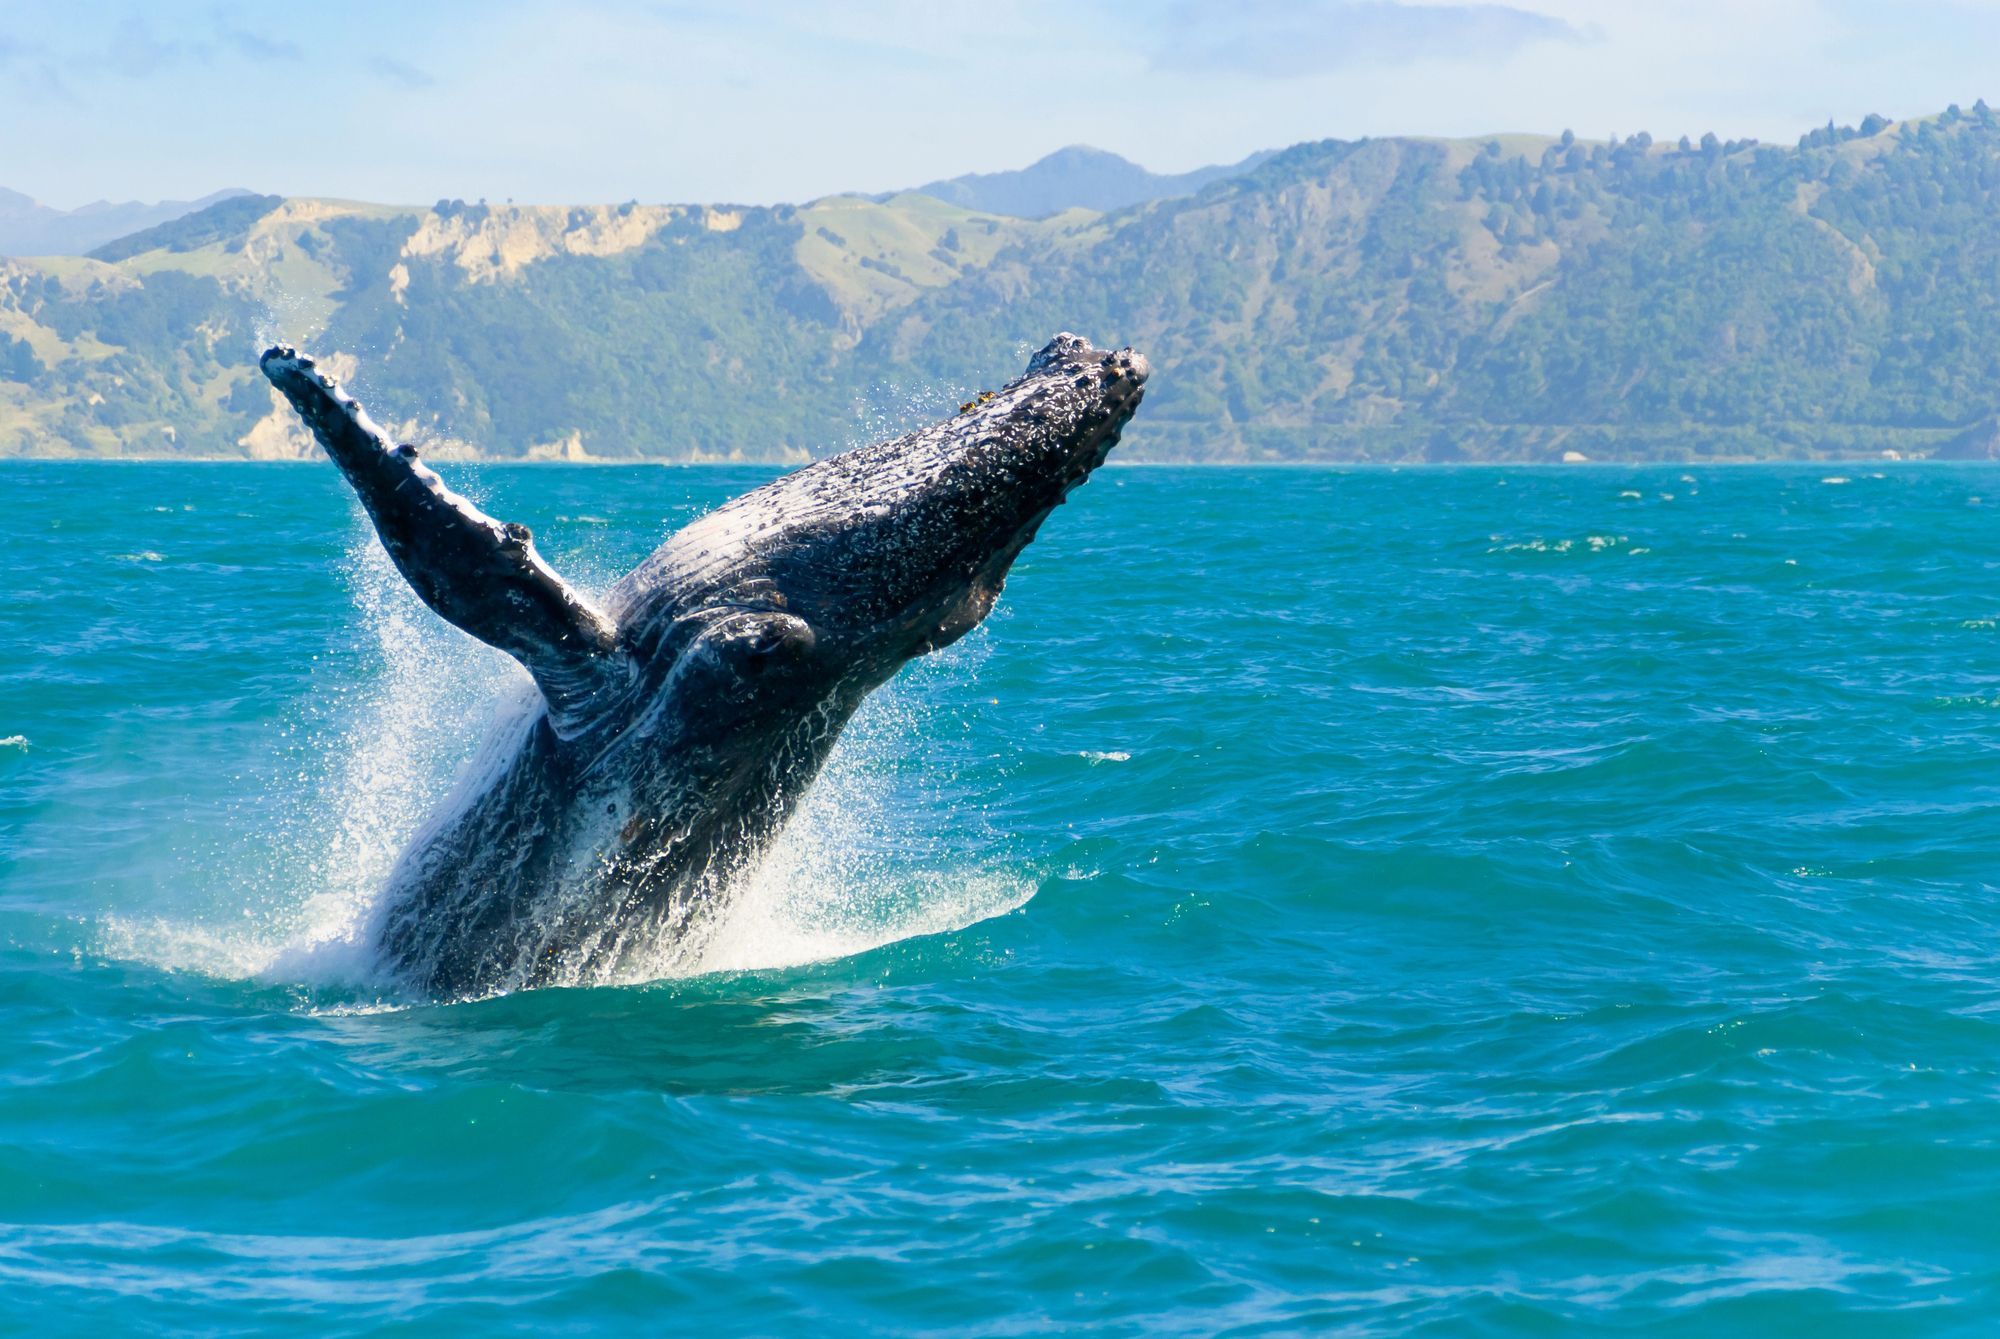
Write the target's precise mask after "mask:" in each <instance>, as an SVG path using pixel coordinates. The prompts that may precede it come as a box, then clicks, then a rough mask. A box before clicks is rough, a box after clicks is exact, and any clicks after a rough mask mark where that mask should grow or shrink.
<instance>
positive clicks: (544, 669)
mask: <svg viewBox="0 0 2000 1339" xmlns="http://www.w3.org/2000/svg"><path fill="white" fill-rule="evenodd" d="M260 365H261V366H262V368H263V370H264V375H265V376H266V377H268V378H270V380H271V384H272V385H274V386H276V387H277V388H278V389H279V390H280V391H282V392H284V395H285V398H286V399H288V400H290V401H291V402H292V407H293V408H294V409H296V410H298V411H299V417H301V418H303V419H304V420H305V422H306V426H307V427H308V428H311V429H312V433H313V436H314V437H317V438H318V439H319V444H320V445H321V446H323V447H325V448H326V453H327V454H328V455H329V456H332V457H333V463H334V464H336V465H338V466H340V471H341V473H342V474H345V475H346V476H347V481H348V482H349V483H351V484H353V485H354V491H355V492H356V493H358V494H360V496H361V505H362V506H364V507H366V508H367V509H368V515H369V517H370V519H372V520H373V521H374V522H375V529H376V532H377V533H379V534H380V535H381V536H382V544H383V547H385V548H387V549H388V550H389V556H390V557H391V558H393V559H394V560H395V563H396V567H397V569H398V570H399V571H401V572H402V574H403V576H404V578H405V579H406V580H408V581H409V583H410V585H411V586H413V587H414V588H415V589H416V592H417V594H418V595H419V596H421V597H422V598H423V602H424V603H425V604H427V605H429V606H430V607H431V608H432V609H434V610H435V611H437V613H438V614H439V615H440V616H441V617H443V618H444V619H445V620H446V621H448V622H450V623H454V624H456V625H457V626H458V627H460V628H463V629H464V630H465V631H467V632H469V633H471V634H472V635H473V636H475V637H477V638H478V639H479V640H480V641H482V642H485V643H487V644H488V645H490V646H497V647H499V648H500V649H501V650H502V651H505V652H507V653H508V654H509V655H511V656H513V657H514V658H515V659H516V660H518V661H520V662H521V663H522V664H523V665H525V666H527V668H528V673H530V674H532V675H533V676H534V678H535V683H536V684H537V686H539V687H540V688H541V690H542V696H543V697H544V698H546V699H547V700H548V704H549V715H550V719H551V720H552V721H553V722H554V724H555V726H556V728H557V729H558V731H561V732H563V733H568V732H569V731H570V730H571V729H574V728H576V727H577V726H579V725H580V723H581V722H582V720H583V719H584V718H585V717H587V716H588V714H589V708H590V704H591V702H592V701H593V699H595V698H596V697H597V696H598V695H599V694H600V693H601V692H603V691H604V690H605V689H607V688H609V687H611V686H613V685H614V684H616V683H617V682H620V681H623V680H624V679H625V677H626V674H627V663H626V657H625V654H624V652H623V651H622V650H621V649H620V648H619V644H618V630H617V628H616V627H615V626H614V625H613V624H612V622H611V620H610V619H609V618H607V617H605V615H604V614H602V613H601V612H599V611H598V610H597V609H595V608H593V607H592V606H591V604H590V602H589V601H588V600H586V599H584V598H583V597H582V596H581V595H579V594H577V593H576V592H575V591H574V590H572V589H570V587H569V585H568V583H567V582H565V581H564V580H563V579H562V578H561V577H559V576H557V575H556V573H555V571H554V570H553V569H551V568H550V567H549V565H548V564H547V563H546V562H544V561H542V557H541V555H540V554H538V553H536V552H535V547H534V542H533V537H532V536H531V535H530V534H529V533H528V528H527V527H526V526H523V525H510V524H504V523H502V522H500V521H496V520H494V519H493V518H492V517H491V516H488V515H487V514H486V513H484V512H482V511H480V510H479V508H477V507H475V506H473V505H472V504H471V503H470V502H468V501H466V500H465V499H464V498H462V497H460V496H458V494H456V493H454V492H452V491H451V490H450V489H449V488H446V487H445V486H444V481H443V480H442V479H440V478H438V476H437V474H436V473H435V472H434V471H432V470H431V469H429V468H428V467H427V466H425V465H424V464H422V463H421V462H420V461H419V460H418V459H417V452H416V449H415V448H414V447H409V446H396V445H394V444H392V443H391V442H390V441H389V439H388V438H387V437H386V436H385V435H384V434H383V432H382V430H381V429H380V428H378V427H377V426H376V425H375V424H374V422H372V421H371V420H370V419H369V417H368V415H367V414H366V413H364V412H363V411H362V408H361V406H360V405H359V404H357V403H356V402H355V400H354V397H353V396H351V395H349V394H347V393H346V392H345V391H343V390H341V389H340V387H339V386H338V384H337V383H335V382H334V381H333V379H332V378H330V377H328V376H327V375H326V374H325V373H323V372H321V371H319V370H318V369H317V368H315V367H314V365H313V361H312V359H310V358H306V357H302V356H301V355H300V354H299V353H298V352H297V351H296V350H293V349H289V348H284V347H282V346H281V347H278V348H274V349H270V350H267V351H266V352H265V354H264V356H263V358H262V359H261V360H260Z"/></svg>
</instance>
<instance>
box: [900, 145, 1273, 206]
mask: <svg viewBox="0 0 2000 1339" xmlns="http://www.w3.org/2000/svg"><path fill="white" fill-rule="evenodd" d="M1270 156H1271V155H1270V154H1268V153H1254V154H1251V155H1250V156H1249V157H1248V158H1245V159H1244V160H1243V161H1242V162H1240V163H1235V164H1232V165H1230V166H1228V167H1202V168H1196V169H1195V170H1194V171H1192V172H1182V173H1179V174H1176V175H1171V176H1161V175H1159V174H1158V173H1153V172H1148V171H1147V170H1146V169H1145V168H1143V167H1140V166H1139V165H1138V164H1137V163H1134V162H1132V161H1131V160H1129V159H1126V158H1121V157H1119V156H1118V155H1117V154H1115V153H1107V152H1105V151H1104V150H1103V149H1093V148H1091V147H1090V146H1089V145H1086V144H1073V145H1071V146H1070V147H1069V148H1067V149H1058V150H1056V151H1055V152H1054V153H1052V154H1050V155H1049V156H1048V157H1046V158H1043V159H1040V160H1039V161H1037V162H1035V163H1032V164H1030V165H1029V166H1027V167H1024V168H1021V169H1019V170H1018V171H1014V172H975V173H971V174H969V175H966V176H962V177H953V178H952V179H951V180H949V181H934V182H932V183H931V184H930V185H928V186H919V187H917V188H916V189H917V193H918V194H921V195H928V196H930V197H932V198H933V199H937V200H943V201H944V202H945V203H947V204H954V205H958V206H960V207H961V208H964V209H973V210H978V211H980V212H982V213H988V214H1010V215H1012V216H1014V217H1015V218H1024V219H1039V218H1047V217H1048V216H1049V215H1051V214H1060V213H1061V212H1063V211H1064V210H1066V209H1089V210H1094V211H1096V212H1097V213H1100V214H1108V213H1110V212H1111V211H1113V210H1117V209H1125V208H1128V207H1129V206H1132V205H1143V204H1148V203H1150V202H1152V201H1154V200H1168V199H1172V198H1173V197H1175V196H1179V195H1193V194H1195V193H1196V192H1197V191H1199V190H1200V189H1201V188H1202V187H1204V186H1206V185H1208V184H1209V183H1210V182H1212V181H1221V180H1223V179H1224V178H1225V177H1234V176H1241V175H1242V174H1243V173H1245V172H1248V171H1249V170H1250V169H1251V168H1253V167H1255V166H1257V164H1259V163H1261V162H1263V161H1264V160H1265V159H1266V158H1269V157H1270ZM880 198H883V199H887V198H889V197H887V196H884V197H880Z"/></svg>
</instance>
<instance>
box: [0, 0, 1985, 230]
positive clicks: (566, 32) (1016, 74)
mask: <svg viewBox="0 0 2000 1339" xmlns="http://www.w3.org/2000/svg"><path fill="white" fill-rule="evenodd" d="M1981 97H1985V98H1988V99H1990V100H1993V101H1995V103H1996V105H2000V0H1893V3H1891V2H1887V0H1865V2H1864V0H1519V2H1518V3H1507V4H1500V3H1491V4H1489V3H1467V2H1455V3H1432V2H1431V0H1158V2H1157V3H1146V0H980V3H977V4H967V3H955V2H954V0H824V2H820V0H767V2H765V3H757V0H736V3H709V2H708V0H480V2H479V3H462V2H461V0H342V3H339V4H337V5H326V6H307V5H271V4H268V3H263V4H248V3H237V2H235V0H193V2H191V3H177V2H176V0H153V2H152V3H134V2H132V0H0V186H6V187H11V188H13V189H15V190H20V191H25V192H27V193H28V194H30V195H33V196H35V197H36V198H38V199H40V200H42V201H43V202H45V203H47V204H51V205H55V206H57V207H62V208H71V207H74V206H76V205H79V204H82V203H85V202H87V201H90V200H96V199H104V198H108V199H114V200H126V199H144V200H152V199H160V198H175V199H185V198H191V197H194V196H198V195H202V194H205V193H207V192H209V191H212V190H216V189H219V188H222V187H226V186H240V187H247V188H249V189H253V190H258V191H266V192H272V193H278V194H285V195H319V196H337V197H342V198H347V199H361V200H378V201H387V202H396V203H428V202H430V201H433V200H436V199H439V198H441V197H456V198H462V199H466V200H474V199H480V198H486V199H490V200H492V201H493V202H495V203H498V202H500V201H503V200H515V201H517V202H519V203H524V204H525V203H531V202H532V203H584V202H609V201H620V200H627V199H637V200H641V201H646V202H732V203H744V204H768V203H775V202H779V201H802V200H808V199H813V198H815V197H818V196H822V195H827V194H831V193H834V192H837V191H843V190H867V191H878V190H890V189H895V188H897V187H903V186H914V185H918V184H921V183H923V182H926V181H931V180H935V179H937V178H939V177H947V176H955V175H957V174H959V173H962V172H970V171H994V170H998V169H1004V168H1010V167H1019V166H1023V165H1025V164H1027V163H1029V162H1031V161H1033V160H1034V159H1036V158H1038V157H1040V156H1041V155H1043V154H1045V153H1048V152H1050V151H1052V150H1054V149H1057V148H1060V147H1062V146H1064V145H1067V144H1091V145H1095V146H1097V147H1099V148H1104V149H1110V150H1113V151H1115V152H1118V153H1121V154H1124V155H1125V156H1126V157H1128V158H1131V159H1134V160H1135V161H1137V162H1139V163H1142V164H1144V165H1145V166H1147V167H1150V168H1152V169H1153V170H1155V171H1184V170H1186V169H1188V168H1192V167H1197V166H1200V165H1202V164H1205V163H1215V162H1233V161H1235V160H1237V159H1239V158H1241V157H1243V156H1244V155H1246V154H1248V153H1250V152H1252V151H1254V150H1257V149H1263V148H1276V147H1282V146H1284V145H1288V144H1294V143H1297V142H1299V141H1302V140H1313V139H1325V138H1339V139H1352V138H1358V137H1360V136H1364V135H1445V136H1468V135H1483V134H1490V133H1495V132H1502V131H1539V132H1546V133H1556V132H1559V131H1562V130H1564V129H1571V130H1574V131H1575V132H1576V133H1577V134H1578V135H1580V136H1583V137H1585V138H1591V139H1601V138H1604V137H1606V136H1608V135H1611V134H1621V135H1624V134H1632V133H1634V132H1637V131H1640V130H1647V131H1650V132H1652V134H1653V135H1654V136H1655V137H1656V138H1675V137H1678V136H1679V135H1681V134H1683V133H1686V134H1692V135H1695V136H1697V137H1698V136H1699V135H1700V134H1701V133H1702V132H1704V131H1708V130H1713V131H1715V132H1716V133H1717V134H1719V135H1721V136H1723V137H1724V138H1742V137H1746V136H1755V137H1757V138H1760V139H1766V140H1774V141H1780V142H1785V143H1791V142H1794V141H1796V139H1797V138H1798V136H1799V135H1800V134H1801V133H1802V132H1803V131H1805V130H1806V129H1808V128H1810V127H1813V126H1816V125H1823V124H1824V123H1825V122H1826V121H1827V120H1828V119H1829V118H1831V119H1834V120H1837V121H1839V122H1841V123H1843V124H1848V123H1853V122H1858V121H1859V120H1860V119H1861V118H1862V117H1863V116H1864V115H1866V114H1867V113H1869V112H1880V113H1882V114H1883V115H1886V116H1890V117H1896V118H1900V117H1904V116H1919V115H1926V114H1929V113H1932V112H1936V111H1939V110H1942V109H1943V108H1944V107H1945V106H1946V105H1947V104H1950V103H1953V102H1957V103H1961V104H1964V105H1968V106H1969V105H1970V104H1971V103H1972V102H1974V101H1975V100H1977V99H1979V98H1981Z"/></svg>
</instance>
